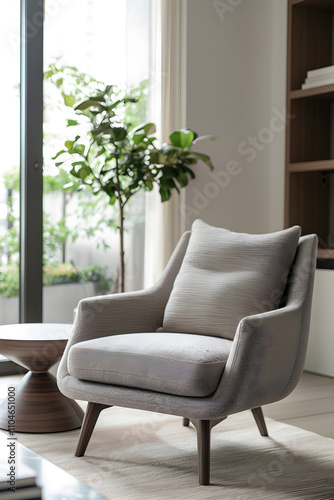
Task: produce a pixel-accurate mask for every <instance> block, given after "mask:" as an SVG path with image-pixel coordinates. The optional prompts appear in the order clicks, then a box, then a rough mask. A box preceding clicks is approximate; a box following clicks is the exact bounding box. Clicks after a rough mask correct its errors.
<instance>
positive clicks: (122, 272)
mask: <svg viewBox="0 0 334 500" xmlns="http://www.w3.org/2000/svg"><path fill="white" fill-rule="evenodd" d="M119 250H120V255H119V264H120V270H119V279H118V292H119V293H123V292H124V278H125V266H124V218H123V205H122V199H121V197H119Z"/></svg>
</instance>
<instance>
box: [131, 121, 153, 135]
mask: <svg viewBox="0 0 334 500" xmlns="http://www.w3.org/2000/svg"><path fill="white" fill-rule="evenodd" d="M156 130H157V128H156V126H155V125H154V123H144V124H142V125H139V126H138V127H136V128H134V129H133V131H132V132H133V133H135V134H136V133H137V132H144V133H145V134H146V135H152V134H154V133H155V132H156Z"/></svg>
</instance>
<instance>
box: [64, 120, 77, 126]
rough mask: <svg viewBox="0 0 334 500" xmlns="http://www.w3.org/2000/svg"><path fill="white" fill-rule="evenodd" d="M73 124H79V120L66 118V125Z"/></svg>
mask: <svg viewBox="0 0 334 500" xmlns="http://www.w3.org/2000/svg"><path fill="white" fill-rule="evenodd" d="M74 125H79V122H77V120H67V126H68V127H73V126H74Z"/></svg>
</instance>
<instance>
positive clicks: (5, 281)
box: [0, 262, 111, 298]
mask: <svg viewBox="0 0 334 500" xmlns="http://www.w3.org/2000/svg"><path fill="white" fill-rule="evenodd" d="M105 275H106V270H105V269H103V268H102V267H100V266H91V267H89V268H85V269H77V268H76V267H75V266H74V265H73V264H72V263H68V262H65V263H63V264H57V265H52V264H46V265H44V266H43V285H60V284H65V283H88V282H93V283H96V284H97V285H98V291H99V292H100V293H105V292H107V291H109V290H110V287H111V280H110V279H107V278H106V277H105ZM0 294H1V295H3V296H4V297H6V298H9V297H17V296H18V295H19V266H18V264H11V265H9V266H6V269H5V270H1V269H0Z"/></svg>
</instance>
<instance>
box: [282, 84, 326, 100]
mask: <svg viewBox="0 0 334 500" xmlns="http://www.w3.org/2000/svg"><path fill="white" fill-rule="evenodd" d="M312 98H313V99H315V98H316V99H327V100H329V101H331V100H334V83H332V84H330V85H322V86H321V87H313V88H312V89H297V90H291V91H290V99H312Z"/></svg>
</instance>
